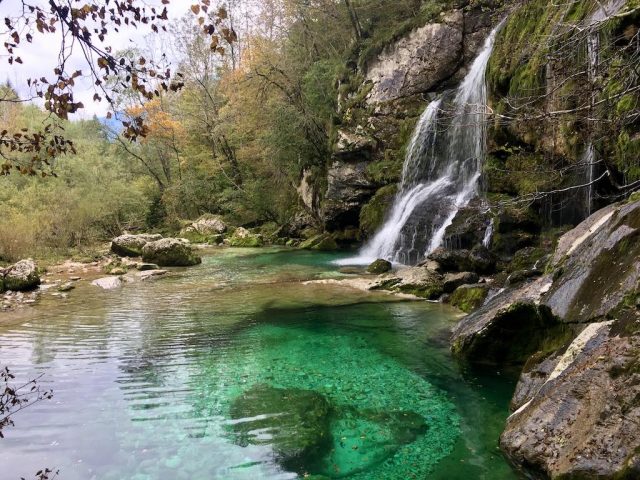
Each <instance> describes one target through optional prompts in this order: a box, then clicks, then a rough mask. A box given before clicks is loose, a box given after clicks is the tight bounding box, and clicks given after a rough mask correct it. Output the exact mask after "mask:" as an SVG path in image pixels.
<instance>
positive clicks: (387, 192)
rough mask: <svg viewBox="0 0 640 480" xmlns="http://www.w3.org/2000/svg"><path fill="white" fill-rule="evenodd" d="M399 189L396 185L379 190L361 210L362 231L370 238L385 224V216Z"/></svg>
mask: <svg viewBox="0 0 640 480" xmlns="http://www.w3.org/2000/svg"><path fill="white" fill-rule="evenodd" d="M397 190H398V187H397V186H396V184H393V185H387V186H385V187H382V188H381V189H379V190H378V191H377V192H376V193H375V195H374V196H373V198H372V199H371V200H370V201H369V203H367V204H366V205H364V206H363V207H362V210H360V230H361V231H362V233H363V235H365V236H367V237H369V236H371V235H373V234H374V233H375V232H376V230H378V228H379V227H380V226H381V225H382V222H384V218H385V215H386V213H387V211H388V210H389V207H390V206H391V204H392V203H393V199H394V197H395V195H396V192H397Z"/></svg>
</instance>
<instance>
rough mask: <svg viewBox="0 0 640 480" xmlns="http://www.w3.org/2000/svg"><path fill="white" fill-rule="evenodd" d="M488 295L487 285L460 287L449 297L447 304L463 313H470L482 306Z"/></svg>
mask: <svg viewBox="0 0 640 480" xmlns="http://www.w3.org/2000/svg"><path fill="white" fill-rule="evenodd" d="M488 295H489V286H488V285H461V286H459V287H458V288H457V289H456V290H455V291H454V292H453V294H452V295H451V296H450V297H449V299H448V302H449V303H450V304H451V305H452V306H454V307H456V308H459V309H460V310H462V311H463V312H465V313H471V312H473V311H475V310H477V309H478V308H480V307H481V306H482V305H483V304H484V302H485V300H486V299H487V296H488Z"/></svg>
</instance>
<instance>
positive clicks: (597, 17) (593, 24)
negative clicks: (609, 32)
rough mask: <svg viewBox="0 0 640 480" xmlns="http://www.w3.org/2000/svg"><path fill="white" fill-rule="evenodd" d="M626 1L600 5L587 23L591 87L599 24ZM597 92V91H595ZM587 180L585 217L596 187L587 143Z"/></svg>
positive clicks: (584, 160)
mask: <svg viewBox="0 0 640 480" xmlns="http://www.w3.org/2000/svg"><path fill="white" fill-rule="evenodd" d="M625 3H626V0H611V1H609V2H608V3H607V4H605V5H600V6H599V7H598V8H597V9H596V10H595V12H593V13H592V14H591V16H590V17H589V18H588V19H587V21H586V26H587V27H588V28H589V29H590V31H589V33H588V36H587V62H588V65H587V76H588V80H589V83H590V84H591V85H594V84H595V81H596V78H597V75H598V67H599V63H600V29H599V28H598V24H599V23H602V22H604V21H605V20H607V19H608V18H610V17H611V16H613V15H615V14H617V13H618V12H619V11H620V10H621V9H622V7H624V5H625ZM594 90H595V89H594ZM596 95H597V94H596V93H594V95H593V96H592V98H591V102H592V105H593V103H595V100H596V98H595V97H596ZM581 163H582V165H584V167H583V171H584V175H583V178H584V180H585V184H586V185H587V186H586V187H585V191H584V197H585V198H584V213H583V214H584V216H585V217H588V216H589V215H591V211H592V209H593V198H594V192H595V189H594V185H593V180H594V178H595V175H596V171H595V170H596V164H597V162H596V157H595V149H594V147H593V143H591V142H589V143H587V146H586V148H585V150H584V153H583V156H582V160H581Z"/></svg>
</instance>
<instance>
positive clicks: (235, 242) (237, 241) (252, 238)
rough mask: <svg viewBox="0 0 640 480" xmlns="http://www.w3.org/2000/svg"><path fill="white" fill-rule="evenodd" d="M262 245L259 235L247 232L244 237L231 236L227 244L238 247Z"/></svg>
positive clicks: (257, 246)
mask: <svg viewBox="0 0 640 480" xmlns="http://www.w3.org/2000/svg"><path fill="white" fill-rule="evenodd" d="M263 245H264V241H263V240H262V236H261V235H255V234H253V233H252V234H249V235H247V236H244V237H240V236H235V235H234V236H232V237H231V238H230V239H229V246H231V247H238V248H259V247H262V246H263Z"/></svg>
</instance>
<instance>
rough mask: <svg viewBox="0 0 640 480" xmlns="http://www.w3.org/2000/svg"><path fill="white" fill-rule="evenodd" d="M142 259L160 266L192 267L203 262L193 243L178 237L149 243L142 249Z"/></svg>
mask: <svg viewBox="0 0 640 480" xmlns="http://www.w3.org/2000/svg"><path fill="white" fill-rule="evenodd" d="M142 259H143V260H144V261H145V262H147V263H155V264H156V265H159V266H160V267H190V266H192V265H198V264H199V263H202V259H201V258H200V257H198V256H197V255H195V253H194V252H193V248H192V247H191V245H190V244H189V243H188V242H187V241H185V240H181V239H177V238H163V239H161V240H157V241H155V242H149V243H147V244H146V245H145V246H144V247H143V249H142Z"/></svg>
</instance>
